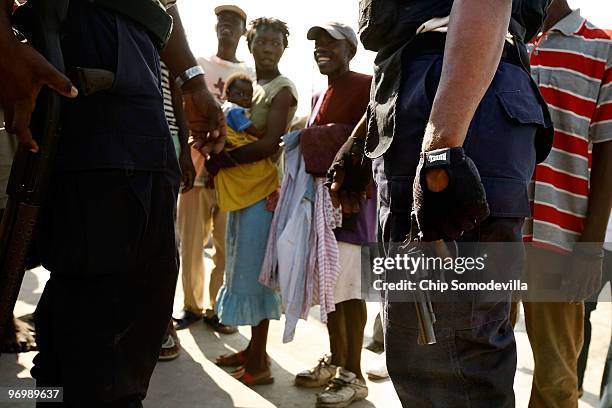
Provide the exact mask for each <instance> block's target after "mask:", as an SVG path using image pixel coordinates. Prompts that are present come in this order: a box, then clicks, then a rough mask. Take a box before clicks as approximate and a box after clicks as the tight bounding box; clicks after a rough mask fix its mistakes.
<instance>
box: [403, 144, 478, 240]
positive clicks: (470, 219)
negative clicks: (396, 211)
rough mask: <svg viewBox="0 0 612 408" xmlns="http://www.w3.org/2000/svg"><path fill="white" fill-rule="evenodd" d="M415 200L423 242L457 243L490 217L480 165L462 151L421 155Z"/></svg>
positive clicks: (445, 151) (414, 194) (451, 150)
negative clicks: (447, 241)
mask: <svg viewBox="0 0 612 408" xmlns="http://www.w3.org/2000/svg"><path fill="white" fill-rule="evenodd" d="M413 200H414V201H413V212H414V214H415V216H416V222H417V224H418V229H419V235H420V236H419V238H420V240H422V241H436V240H439V239H443V240H456V239H457V238H459V237H460V236H461V234H463V232H464V231H469V230H471V229H473V228H474V227H475V226H476V225H477V224H478V223H479V222H480V221H482V220H484V219H485V218H486V217H487V216H488V215H489V206H488V204H487V200H486V197H485V191H484V187H483V185H482V183H481V181H480V175H479V174H478V170H477V169H476V165H475V164H474V162H472V160H471V159H470V158H469V157H468V156H466V155H465V152H464V151H463V148H461V147H454V148H447V149H438V150H433V151H429V152H426V153H422V154H421V160H420V161H419V165H418V167H417V170H416V177H415V179H414V186H413Z"/></svg>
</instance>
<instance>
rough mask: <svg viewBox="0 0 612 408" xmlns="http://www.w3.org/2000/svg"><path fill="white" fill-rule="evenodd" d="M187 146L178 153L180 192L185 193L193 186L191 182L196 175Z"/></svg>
mask: <svg viewBox="0 0 612 408" xmlns="http://www.w3.org/2000/svg"><path fill="white" fill-rule="evenodd" d="M189 153H190V152H189V148H187V149H182V150H181V154H180V155H179V166H180V168H181V184H182V188H181V193H186V192H188V191H189V190H191V189H192V188H193V183H194V180H195V176H196V171H195V167H194V166H193V161H192V160H191V155H190V154H189Z"/></svg>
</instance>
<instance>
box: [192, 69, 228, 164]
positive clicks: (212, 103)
mask: <svg viewBox="0 0 612 408" xmlns="http://www.w3.org/2000/svg"><path fill="white" fill-rule="evenodd" d="M196 79H197V80H198V81H197V83H196V84H195V86H190V85H191V84H190V83H189V82H188V83H187V84H186V85H185V88H186V89H183V103H184V108H185V117H186V118H187V123H188V125H189V131H190V133H191V136H190V144H191V146H192V147H194V148H195V149H197V150H198V151H199V152H200V153H202V154H203V155H206V154H208V153H219V152H221V150H223V146H224V145H225V137H226V128H225V126H226V125H225V115H223V111H222V110H221V107H220V106H219V104H218V103H217V101H216V99H215V97H214V96H213V95H212V94H211V93H210V92H209V91H208V89H207V88H206V83H205V82H204V80H203V78H201V80H200V78H194V79H193V80H192V81H196Z"/></svg>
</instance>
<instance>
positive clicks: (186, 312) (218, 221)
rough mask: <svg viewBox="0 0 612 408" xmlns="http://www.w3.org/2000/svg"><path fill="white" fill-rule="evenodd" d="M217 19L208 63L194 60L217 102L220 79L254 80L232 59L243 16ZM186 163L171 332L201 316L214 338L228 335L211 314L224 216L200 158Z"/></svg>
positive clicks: (237, 11)
mask: <svg viewBox="0 0 612 408" xmlns="http://www.w3.org/2000/svg"><path fill="white" fill-rule="evenodd" d="M215 14H216V15H217V26H216V30H217V39H218V46H217V53H216V55H213V56H211V57H209V58H198V63H199V64H200V66H201V67H202V68H203V69H204V72H206V76H205V78H206V85H207V87H208V90H209V91H210V92H211V93H212V94H213V95H215V97H216V98H217V101H218V102H222V99H223V89H224V87H225V81H226V79H227V78H228V77H229V76H230V75H232V74H235V73H237V72H241V73H245V74H247V75H249V76H250V77H254V76H255V74H254V72H253V70H252V69H251V68H250V67H248V66H247V65H246V64H245V63H244V62H241V61H238V59H237V58H236V48H237V47H238V42H239V41H240V37H242V36H243V35H244V33H245V30H246V19H247V16H246V13H245V12H244V11H243V10H242V9H241V8H240V7H238V6H234V5H223V6H218V7H216V8H215ZM191 158H192V160H193V163H194V166H195V169H196V179H195V182H194V188H193V189H192V190H191V191H188V192H186V193H184V194H181V195H180V197H179V202H178V215H177V224H178V228H179V234H180V241H181V249H180V250H181V265H182V279H183V294H184V299H185V300H184V307H183V311H182V312H181V313H180V315H179V316H175V321H177V325H176V328H177V329H184V328H186V327H187V326H189V325H190V324H192V323H194V322H195V321H198V320H199V319H200V318H202V317H203V319H204V322H206V323H207V324H208V325H210V326H211V327H212V328H213V329H214V330H215V331H217V332H220V333H225V334H229V333H234V332H235V331H236V329H235V328H234V327H230V326H225V325H223V324H221V323H220V322H219V319H218V317H217V315H216V313H215V311H214V308H215V299H216V297H217V292H218V291H219V288H220V287H221V285H222V284H223V275H224V271H225V223H226V215H225V212H223V211H221V210H220V209H219V207H218V206H217V196H216V193H215V190H214V188H209V187H210V186H205V184H206V183H205V180H206V177H207V173H206V169H205V168H204V160H205V158H204V156H202V155H201V154H200V153H199V152H198V151H196V150H194V149H192V151H191ZM211 232H212V240H213V246H214V248H215V252H214V255H213V261H214V267H213V269H212V271H211V273H210V282H209V285H208V295H209V302H208V304H209V308H208V309H207V310H206V312H205V313H204V259H203V255H202V247H203V246H204V244H205V243H206V241H207V240H208V237H209V236H210V234H211Z"/></svg>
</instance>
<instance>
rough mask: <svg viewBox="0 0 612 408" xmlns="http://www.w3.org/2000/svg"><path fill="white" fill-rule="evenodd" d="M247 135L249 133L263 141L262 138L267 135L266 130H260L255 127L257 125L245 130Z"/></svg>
mask: <svg viewBox="0 0 612 408" xmlns="http://www.w3.org/2000/svg"><path fill="white" fill-rule="evenodd" d="M244 131H245V132H246V133H248V134H249V135H252V136H255V137H256V138H258V139H261V138H262V137H264V135H265V134H266V130H265V129H263V130H259V129H257V128H256V127H255V125H251V126H249V127H248V128H246V129H245V130H244Z"/></svg>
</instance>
